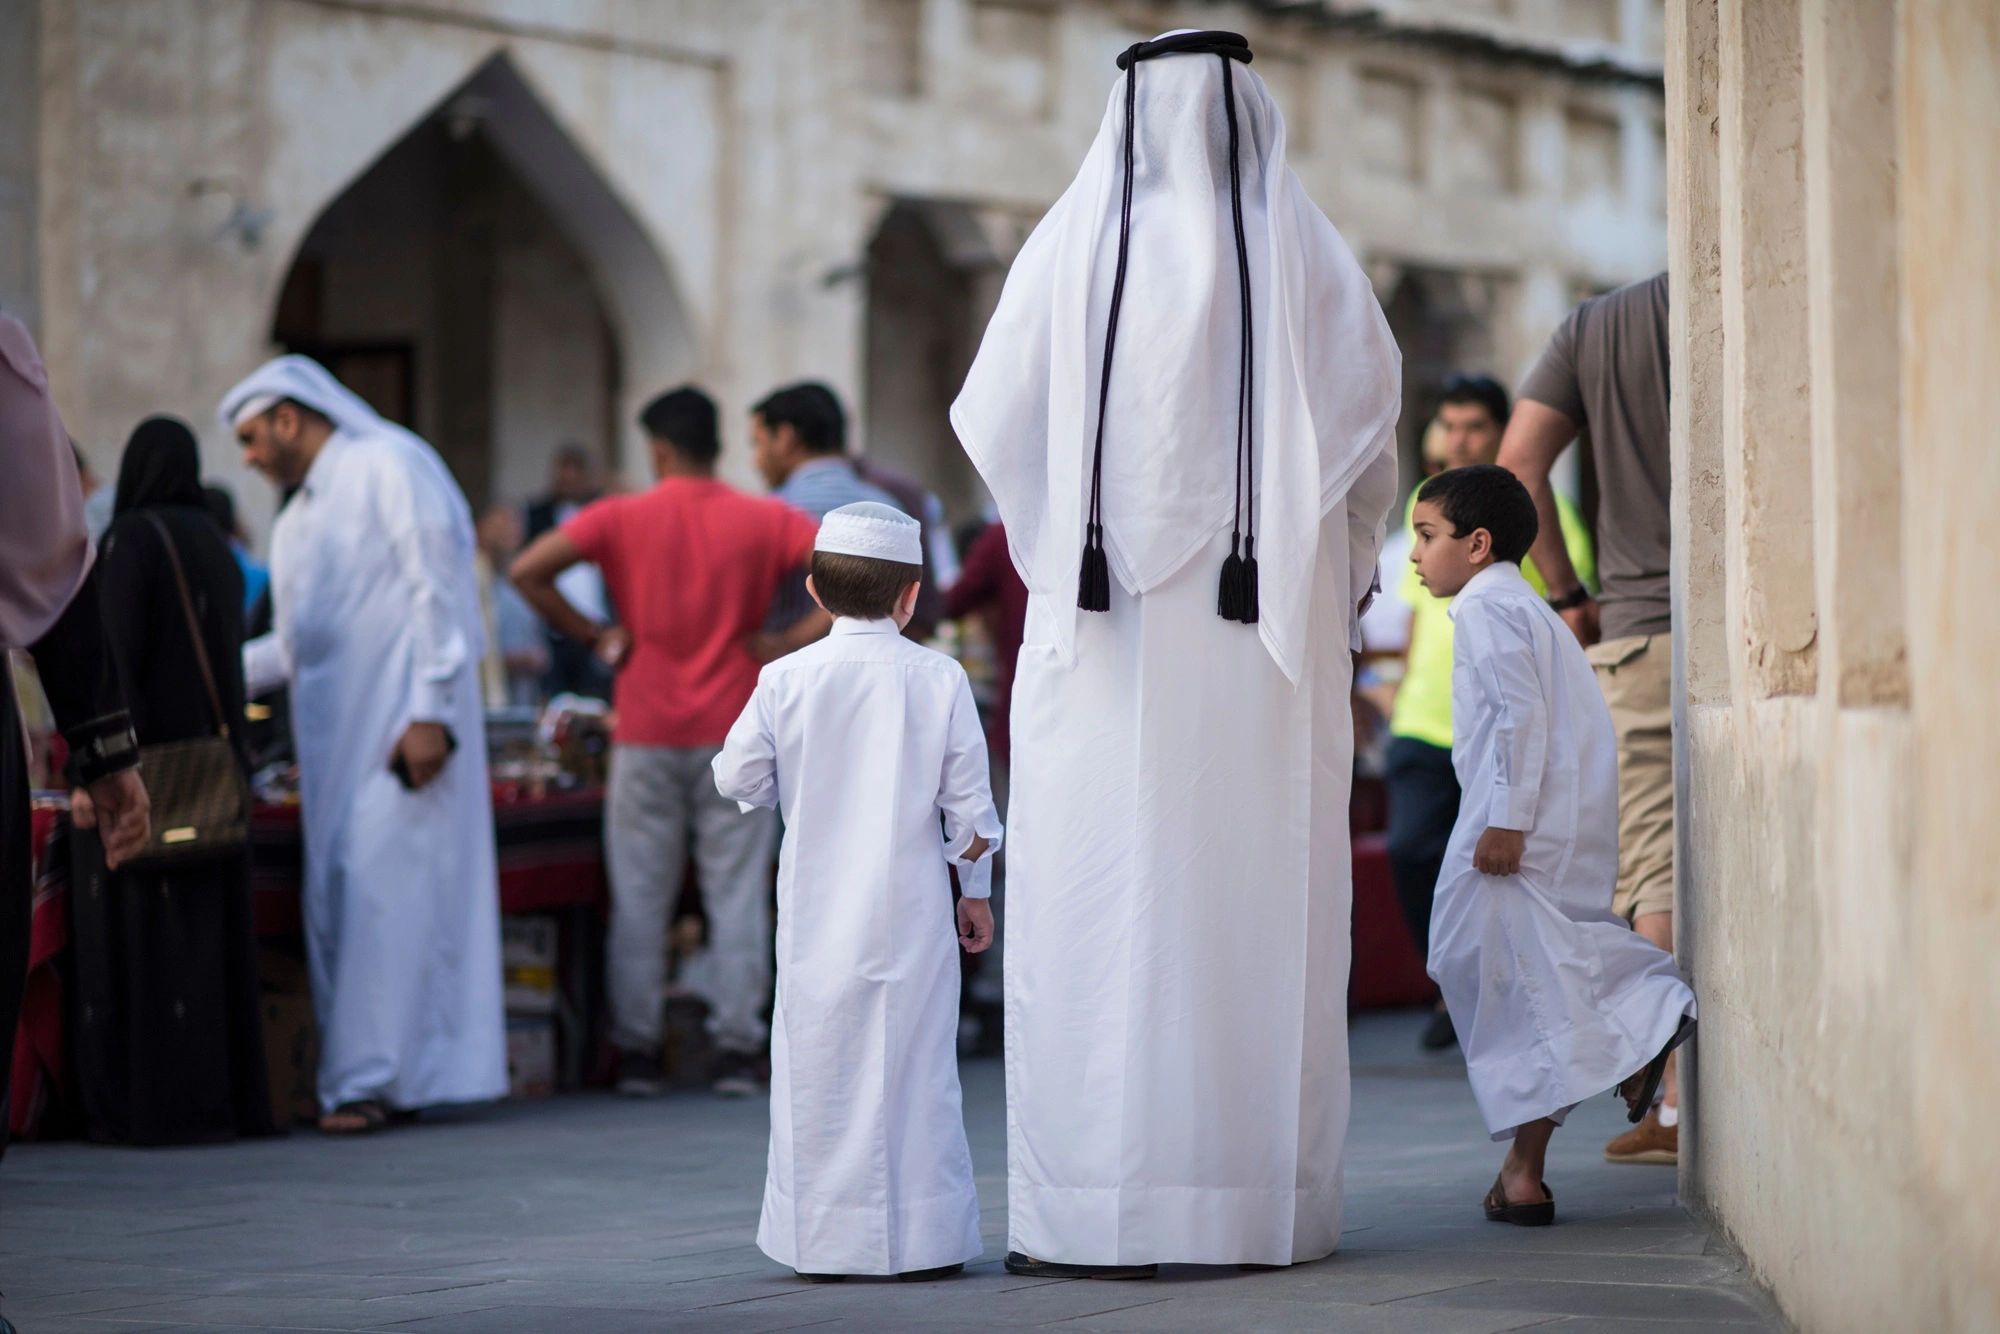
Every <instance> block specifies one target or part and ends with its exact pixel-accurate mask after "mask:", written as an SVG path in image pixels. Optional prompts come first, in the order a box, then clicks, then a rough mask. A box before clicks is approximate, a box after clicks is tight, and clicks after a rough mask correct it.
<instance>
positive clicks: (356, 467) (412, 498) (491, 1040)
mask: <svg viewBox="0 0 2000 1334" xmlns="http://www.w3.org/2000/svg"><path fill="white" fill-rule="evenodd" d="M220 415H221V417H222V420H223V423H224V425H225V426H226V427H227V428H228V429H229V430H231V431H233V432H234V433H235V434H236V437H237V439H238V440H239V442H241V443H242V445H243V449H244V457H245V460H246V461H247V462H249V463H250V464H251V465H252V466H254V467H257V468H259V469H260V470H262V471H264V472H265V473H267V474H268V475H269V476H270V477H271V478H272V480H273V481H274V482H276V483H277V484H278V485H279V486H281V487H288V488H289V487H296V488H297V490H296V493H295V494H294V495H293V496H292V497H291V499H290V501H289V502H288V503H287V504H286V505H285V508H284V509H283V510H282V511H281V512H280V513H279V515H278V520H277V523H276V525H275V527H274V528H273V529H272V533H271V598H272V611H273V618H274V628H273V630H272V632H271V633H270V634H268V635H265V636H263V637H261V638H259V639H255V640H252V641H251V642H250V643H248V644H246V645H244V649H243V668H244V676H245V678H246V680H247V683H248V686H249V691H250V693H251V694H256V693H259V692H261V691H265V690H270V689H272V688H274V687H275V686H277V685H280V684H284V685H288V686H289V687H290V689H291V705H292V732H293V737H294V739H295V741H296V743H297V747H298V759H299V782H300V788H301V793H300V795H301V799H302V803H303V806H304V819H305V845H306V877H305V896H304V910H305V924H306V945H307V953H308V957H309V959H310V962H311V966H312V986H313V999H314V1007H315V1009H316V1011H317V1013H318V1018H319V1026H320V1044H321V1045H320V1068H319V1098H320V1105H321V1108H322V1110H323V1112H324V1113H325V1115H324V1116H323V1117H322V1118H321V1127H322V1129H325V1130H328V1131H335V1132H354V1131H362V1130H369V1129H374V1128H376V1127H377V1126H380V1125H381V1124H383V1123H384V1122H385V1121H386V1120H387V1118H388V1116H389V1114H390V1113H391V1112H392V1111H393V1110H395V1109H413V1108H419V1107H425V1106H430V1105H434V1104H439V1103H452V1102H474V1101H480V1100H484V1099H489V1098H498V1097H501V1096H503V1095H505V1093H506V1092H507V1051H506V1027H505V1025H506V1020H505V1017H504V1011H503V1009H502V1001H501V979H500V924H499V886H498V880H497V877H496V873H495V868H494V845H493V808H492V803H491V796H490V791H489V787H488V782H487V774H486V734H485V720H484V712H483V710H482V707H481V702H480V690H479V658H480V654H481V652H482V632H481V628H480V623H479V597H478V591H477V588H476V586H475V583H474V578H473V549H474V546H473V534H472V522H471V513H470V511H469V510H468V509H467V507H466V503H465V498H464V496H463V495H462V494H461V493H460V491H459V489H458V486H457V484H456V483H455V482H454V481H453V480H452V477H451V474H450V472H449V471H448V470H447V469H446V468H445V465H444V462H443V460H442V459H440V458H439V457H438V455H437V453H436V451H435V450H433V449H432V448H431V447H430V446H429V445H427V444H425V443H424V442H423V441H422V440H419V439H418V438H417V437H416V436H414V435H412V434H411V433H410V432H408V431H406V430H404V429H403V428H401V427H400V426H396V425H394V424H393V423H391V422H388V421H385V420H384V419H383V418H381V417H379V416H377V415H376V413H375V412H374V410H373V409H371V408H370V407H369V406H368V405H367V404H366V403H364V402H362V401H361V399H360V398H358V397H357V396H355V395H354V394H353V393H352V392H351V391H349V390H348V389H346V388H345V387H343V386H342V385H341V384H340V383H339V382H338V381H336V380H335V379H334V378H333V376H332V375H330V374H328V372H327V371H326V370H325V368H324V367H322V366H320V365H319V363H318V362H315V361H312V360H310V359H309V358H306V357H299V356H288V357H280V358H278V359H277V360H275V361H272V362H269V363H267V364H266V365H264V366H263V367H261V368H259V369H258V370H257V371H256V372H255V373H253V374H252V375H251V376H249V378H247V379H245V380H244V381H243V382H242V383H240V384H238V385H237V386H236V387H235V388H233V389H231V390H230V391H229V393H228V394H227V395H225V396H224V398H223V400H222V406H221V410H220Z"/></svg>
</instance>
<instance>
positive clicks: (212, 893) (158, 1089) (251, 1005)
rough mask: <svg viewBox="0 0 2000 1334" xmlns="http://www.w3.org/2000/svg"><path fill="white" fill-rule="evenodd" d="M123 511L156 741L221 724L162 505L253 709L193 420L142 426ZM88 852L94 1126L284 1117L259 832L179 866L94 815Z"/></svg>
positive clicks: (229, 565) (83, 1006) (230, 571)
mask: <svg viewBox="0 0 2000 1334" xmlns="http://www.w3.org/2000/svg"><path fill="white" fill-rule="evenodd" d="M113 514H114V517H113V519H112V523H111V528H110V531H109V532H107V533H106V534H105V538H104V545H103V551H102V553H101V555H100V558H99V576H100V580H101V587H102V601H103V615H104V626H105V632H106V637H107V639H108V640H109V641H110V643H111V646H112V653H113V656H114V657H115V658H116V660H117V664H118V672H119V675H120V677H121V678H122V679H123V681H124V685H125V692H126V695H127V697H128V702H129V704H130V707H131V712H132V722H133V726H134V730H136V731H137V733H138V737H139V744H140V745H141V746H148V745H155V744H158V743H160V742H163V741H179V740H184V739H187V738H190V737H198V736H212V735H214V733H215V730H216V718H215V716H214V708H213V706H212V705H211V703H210V701H209V694H208V687H207V686H206V685H205V684H204V682H203V680H202V674H201V667H200V664H199V661H198V659H197V658H196V656H195V650H194V644H193V640H192V638H191V637H190V635H189V633H188V625H187V617H186V615H185V613H184V612H183V611H182V607H181V598H180V592H179V590H178V589H177V588H176V586H175V583H174V569H173V564H172V563H171V562H170V561H169V560H168V557H167V552H166V551H165V550H164V549H163V547H162V545H161V539H160V533H159V530H158V529H157V528H155V527H154V526H153V524H152V522H151V520H150V519H149V518H148V515H154V516H157V517H158V518H159V519H160V521H161V522H162V523H163V524H164V525H165V526H166V530H167V533H168V534H169V536H170V537H171V539H172V541H173V544H174V551H175V553H176V554H178V556H179V557H180V563H181V568H182V570H183V571H185V573H186V575H187V583H188V592H189V594H190V596H191V597H192V599H193V601H194V607H195V616H196V619H197V621H198V622H199V624H200V626H201V632H202V639H203V642H204V643H205V645H206V647H207V649H208V661H209V665H210V667H211V669H212V670H213V671H214V674H215V686H216V690H217V692H218V693H219V694H220V695H221V697H222V706H223V709H224V711H225V712H226V714H227V716H228V718H229V719H230V720H231V722H233V723H240V720H241V719H242V717H243V653H242V646H243V576H242V573H241V572H240V571H239V570H238V568H237V565H236V560H235V558H234V557H233V556H231V555H230V552H229V544H228V542H227V540H226V539H225V538H224V536H223V534H222V533H221V531H220V530H218V529H217V528H216V526H215V521H214V520H213V519H212V518H211V517H210V516H209V513H208V510H207V507H206V503H205V501H204V499H203V496H202V490H201V461H200V452H199V450H198V448H197V447H196V445H195V439H194V434H193V432H192V431H190V430H189V429H188V428H187V426H186V425H184V424H183V423H181V422H179V421H176V420H174V419H172V418H169V417H153V418H149V419H148V420H146V421H144V422H141V423H140V424H139V427H138V429H136V430H135V431H133V433H132V438H131V440H130V441H128V442H127V443H126V446H125V458H124V462H123V464H122V465H121V466H120V468H119V472H118V499H117V505H116V507H115V509H114V511H113ZM241 730H242V729H241V727H240V725H239V726H235V727H232V728H231V736H232V737H236V736H239V735H240V733H241ZM237 750H238V762H239V763H241V762H242V759H243V757H242V751H241V744H240V742H239V743H238V746H237ZM86 818H88V817H87V816H86ZM76 854H77V855H76V867H75V874H76V883H75V885H74V888H73V892H72V893H71V895H70V931H71V935H72V938H73V942H74V949H75V957H76V981H77V992H78V1005H77V1011H76V1014H77V1070H78V1079H79V1083H80V1086H81V1090H82V1093H83V1102H84V1110H85V1113H86V1115H87V1116H88V1118H89V1127H90V1136H91V1138H92V1139H96V1140H102V1141H107V1142H112V1143H121V1144H191V1143H202V1142H209V1141H214V1140H224V1139H230V1138H233V1137H234V1136H237V1135H259V1134H269V1133H271V1132H272V1129H273V1127H272V1119H271V1104H270V1097H269V1095H268V1093H267V1092H266V1087H265V1074H264V1046H263V1035H262V1029H261V1019H260V1014H259V1009H260V1002H259V994H258V983H257V941H256V932H255V928H254V924H253V920H252V914H251V901H250V861H249V853H248V850H247V849H242V850H238V851H237V852H235V853H231V854H225V855H223V856H221V857H219V858H217V859H215V860H211V861H201V862H197V863H192V864H189V865H186V866H178V867H175V868H173V869H171V870H167V871H128V870H120V871H107V870H106V869H105V868H104V861H103V855H102V850H101V847H100V845H99V844H98V841H97V838H96V836H95V834H93V833H89V832H80V833H79V834H78V837H77V849H76Z"/></svg>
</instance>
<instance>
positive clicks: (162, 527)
mask: <svg viewBox="0 0 2000 1334" xmlns="http://www.w3.org/2000/svg"><path fill="white" fill-rule="evenodd" d="M139 512H140V513H141V514H143V515H145V516H146V522H148V523H150V524H152V525H153V531H154V532H156V533H158V534H159V535H160V542H161V544H162V545H163V546H165V547H166V549H167V562H168V563H169V564H170V565H172V566H173V567H174V586H175V587H177V588H179V589H180V591H181V614H182V615H184V616H186V617H187V627H188V637H189V638H191V639H193V640H194V659H195V661H196V662H197V663H199V664H201V683H202V684H203V685H205V686H207V687H208V703H209V706H210V707H211V708H213V709H214V710H215V731H216V734H217V735H218V736H220V737H221V738H222V739H223V740H224V741H227V740H229V715H228V714H226V713H224V712H223V711H222V692H221V691H219V690H217V689H216V688H215V673H214V672H213V671H211V670H210V669H209V665H208V644H207V642H206V641H205V640H203V639H202V637H201V622H200V621H198V620H196V619H195V614H194V599H193V598H192V597H190V596H189V595H188V581H187V574H186V573H185V572H184V571H183V570H182V569H181V553H180V551H179V550H178V549H176V548H175V546H174V539H173V535H172V534H171V533H169V532H168V531H167V525H166V524H165V523H163V522H162V521H161V519H160V516H159V515H157V514H155V513H153V511H151V510H149V509H148V510H140V511H139Z"/></svg>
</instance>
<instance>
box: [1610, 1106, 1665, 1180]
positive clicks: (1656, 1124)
mask: <svg viewBox="0 0 2000 1334" xmlns="http://www.w3.org/2000/svg"><path fill="white" fill-rule="evenodd" d="M1680 1160H1681V1128H1680V1127H1679V1126H1663V1125H1661V1124H1660V1109H1659V1108H1658V1107H1655V1108H1653V1110H1652V1111H1650V1112H1647V1113H1646V1119H1645V1120H1643V1121H1641V1122H1640V1123H1639V1124H1638V1125H1636V1126H1634V1127H1632V1128H1631V1129H1630V1130H1628V1131H1626V1132H1625V1133H1624V1134H1622V1135H1620V1136H1619V1137H1618V1138H1617V1139H1614V1140H1612V1141H1611V1142H1610V1143H1609V1144H1607V1145H1605V1146H1604V1161H1605V1162H1607V1163H1661V1164H1664V1165H1666V1166H1669V1167H1671V1166H1673V1165H1674V1164H1675V1163H1678V1162H1679V1161H1680Z"/></svg>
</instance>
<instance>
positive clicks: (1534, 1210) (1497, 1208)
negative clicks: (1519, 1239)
mask: <svg viewBox="0 0 2000 1334" xmlns="http://www.w3.org/2000/svg"><path fill="white" fill-rule="evenodd" d="M1542 1194H1544V1195H1546V1196H1548V1198H1547V1199H1545V1200H1532V1201H1530V1202H1528V1203H1526V1204H1512V1203H1509V1201H1508V1199H1507V1187H1506V1184H1505V1183H1504V1182H1503V1181H1502V1180H1501V1178H1499V1177H1497V1176H1496V1177H1494V1178H1493V1189H1492V1190H1489V1191H1487V1192H1486V1221H1487V1222H1489V1223H1512V1224H1514V1225H1515V1226H1516V1227H1547V1226H1548V1225H1549V1224H1551V1223H1553V1222H1555V1221H1556V1193H1555V1192H1554V1191H1552V1190H1550V1189H1549V1183H1548V1182H1546V1181H1544V1182H1543V1183H1542Z"/></svg>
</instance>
